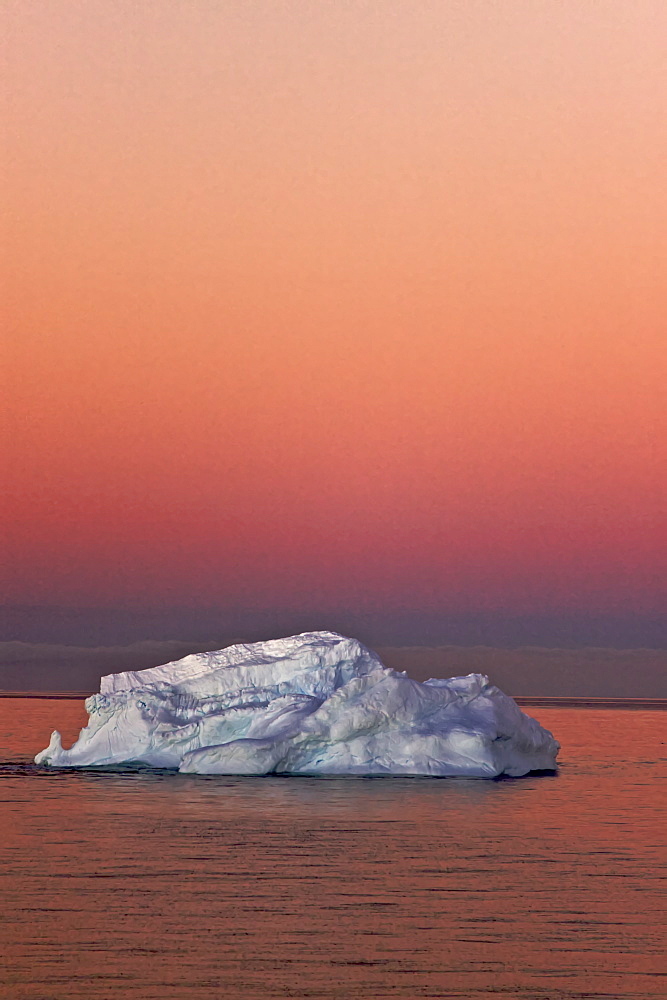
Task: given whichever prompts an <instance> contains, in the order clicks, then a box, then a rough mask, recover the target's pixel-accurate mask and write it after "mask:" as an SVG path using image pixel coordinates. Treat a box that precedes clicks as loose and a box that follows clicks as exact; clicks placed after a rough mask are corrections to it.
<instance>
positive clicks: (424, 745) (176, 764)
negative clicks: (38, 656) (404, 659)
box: [35, 632, 559, 778]
mask: <svg viewBox="0 0 667 1000" xmlns="http://www.w3.org/2000/svg"><path fill="white" fill-rule="evenodd" d="M86 709H87V711H88V714H89V721H88V725H87V726H86V727H85V729H82V730H81V733H80V735H79V738H78V740H77V742H76V743H75V744H74V746H73V747H72V748H71V749H69V750H65V749H64V748H63V747H62V743H61V739H60V734H59V733H58V732H57V731H56V732H54V733H53V734H52V737H51V741H50V743H49V745H48V747H47V748H46V749H45V750H42V751H41V752H40V753H38V754H37V756H36V757H35V762H36V763H38V764H48V765H50V766H52V767H110V766H118V765H121V764H126V763H140V764H145V765H148V766H151V767H163V768H173V769H178V770H179V771H181V772H187V773H198V774H254V775H260V774H271V773H288V774H311V775H313V774H315V775H318V774H319V775H325V774H326V775H368V776H371V775H431V776H434V777H454V776H462V777H480V778H493V777H498V776H499V775H501V774H507V775H511V776H520V775H523V774H527V773H528V772H529V771H533V770H553V769H555V767H556V756H557V753H558V749H559V745H558V743H557V742H556V740H555V739H554V737H553V736H552V734H551V733H550V732H548V731H547V730H546V729H543V728H542V727H541V726H540V725H539V723H538V722H536V721H535V719H532V718H530V717H529V716H527V715H525V713H523V712H522V711H521V710H520V708H519V707H518V705H517V704H516V702H515V701H513V699H512V698H510V697H508V696H507V695H505V694H503V693H502V691H500V690H499V689H498V688H497V687H495V686H494V685H493V684H491V683H490V682H489V679H488V677H485V676H483V675H482V674H469V675H468V676H467V677H453V678H449V679H446V680H445V679H431V680H428V681H426V682H425V683H423V684H420V683H419V682H417V681H414V680H412V679H411V678H409V677H408V676H407V675H406V674H405V673H399V672H397V671H395V670H391V669H389V668H388V667H385V666H384V665H383V663H382V662H381V660H380V659H379V657H378V656H377V655H376V654H375V653H373V652H372V651H371V650H369V649H367V648H366V647H365V646H363V645H362V644H361V643H360V642H358V641H357V640H356V639H349V638H346V637H345V636H342V635H338V634H337V633H335V632H305V633H302V634H301V635H296V636H290V637H288V638H285V639H273V640H270V641H269V642H256V643H250V644H247V645H236V646H229V647H227V648H226V649H221V650H216V651H213V652H210V653H194V654H192V655H190V656H186V657H184V658H183V659H181V660H176V661H174V662H172V663H166V664H164V665H162V666H158V667H150V668H149V669H147V670H137V671H126V672H125V673H118V674H110V675H108V676H106V677H103V678H102V680H101V684H100V693H99V694H95V695H92V696H91V697H90V698H88V699H87V700H86Z"/></svg>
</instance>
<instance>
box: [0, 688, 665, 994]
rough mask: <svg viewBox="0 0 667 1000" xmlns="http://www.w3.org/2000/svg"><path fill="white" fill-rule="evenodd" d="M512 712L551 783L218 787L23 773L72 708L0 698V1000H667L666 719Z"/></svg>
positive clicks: (246, 781) (73, 723) (70, 728)
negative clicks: (526, 718) (552, 759)
mask: <svg viewBox="0 0 667 1000" xmlns="http://www.w3.org/2000/svg"><path fill="white" fill-rule="evenodd" d="M528 711H530V710H528ZM531 714H534V715H535V716H536V717H537V718H538V719H539V720H540V722H542V723H543V724H544V725H545V726H547V728H549V729H551V730H552V731H553V732H554V733H555V735H556V736H557V737H558V738H559V739H560V741H561V743H562V744H563V750H562V754H561V756H562V764H561V769H560V772H559V774H558V775H556V776H545V775H541V776H530V777H527V778H523V779H507V780H501V781H484V780H469V779H466V780H463V779H429V778H412V779H410V778H395V779H394V778H376V779H314V778H297V777H289V778H280V777H273V778H224V777H204V776H197V775H177V774H172V773H168V772H159V771H126V772H120V773H109V772H95V771H56V770H54V771H49V770H48V769H44V768H38V767H36V766H34V765H32V764H31V763H30V760H31V758H32V756H33V755H34V753H35V752H36V751H37V750H39V749H41V748H42V747H44V746H45V745H46V743H47V742H48V737H49V734H50V731H51V729H52V728H54V727H57V728H59V729H61V731H62V732H63V734H64V736H65V737H66V739H65V745H68V744H67V740H68V739H69V740H71V739H73V738H74V737H75V735H76V732H77V731H78V727H79V726H80V725H82V724H83V722H84V721H85V713H84V712H83V710H82V706H81V704H80V703H77V702H67V701H46V700H44V701H41V700H35V699H32V700H20V699H16V700H13V699H1V700H0V762H1V763H0V778H1V779H2V783H1V785H0V800H1V801H0V894H1V899H2V907H1V908H0V937H1V939H2V944H3V947H2V973H1V975H0V998H1V1000H70V998H76V1000H78V998H82V1000H83V998H86V1000H115V998H123V1000H186V998H187V1000H200V998H204V997H206V998H216V1000H218V998H220V1000H222V998H224V1000H241V998H243V1000H268V998H286V997H287V998H306V997H308V998H310V997H313V998H326V1000H352V998H364V1000H366V998H368V1000H370V998H372V1000H379V998H397V1000H398V998H405V1000H417V998H419V997H458V998H463V1000H482V998H486V1000H488V998H489V997H499V998H500V997H502V998H506V1000H507V998H510V1000H511V998H517V1000H518V998H521V1000H529V998H530V1000H575V998H576V1000H580V998H605V1000H626V998H627V1000H630V998H632V1000H647V998H652V1000H653V998H664V997H665V995H667V977H666V975H665V973H666V972H667V968H666V966H665V960H664V954H665V950H666V949H665V944H666V942H665V938H664V934H663V932H662V930H661V924H662V921H663V919H664V909H665V908H664V899H665V896H664V892H665V874H666V872H665V869H666V867H667V865H666V857H665V847H664V845H665V830H666V829H667V809H666V808H665V805H664V802H665V799H664V778H665V775H666V767H665V756H666V754H665V732H666V731H667V725H666V723H667V716H666V715H665V713H664V712H659V711H656V712H651V711H646V712H644V711H620V710H602V709H595V710H586V709H566V708H543V707H540V708H535V709H534V710H533V711H532V713H531Z"/></svg>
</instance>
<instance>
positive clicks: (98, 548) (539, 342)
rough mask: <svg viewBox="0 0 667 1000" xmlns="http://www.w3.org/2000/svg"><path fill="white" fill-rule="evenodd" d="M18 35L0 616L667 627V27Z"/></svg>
mask: <svg viewBox="0 0 667 1000" xmlns="http://www.w3.org/2000/svg"><path fill="white" fill-rule="evenodd" d="M2 17H3V20H4V24H5V28H4V33H5V38H6V42H5V50H4V57H3V74H4V76H5V84H4V89H5V93H6V94H7V100H6V101H5V103H4V108H3V126H2V127H3V133H4V140H5V141H4V142H3V147H4V152H3V154H2V156H3V174H4V178H5V183H4V185H3V187H4V195H3V199H5V198H6V207H5V208H4V209H3V216H4V223H3V229H4V232H5V236H6V239H5V241H4V246H5V250H4V253H3V288H4V291H3V300H4V306H3V307H2V308H3V310H4V312H5V315H6V320H5V324H4V325H5V326H6V328H7V329H8V331H9V336H8V338H7V341H6V344H5V351H6V355H7V361H8V364H6V365H5V372H6V373H7V377H6V385H5V388H4V393H3V396H4V400H5V404H4V405H5V406H6V407H7V415H8V419H6V420H5V422H4V423H5V427H6V429H7V433H6V438H5V444H6V449H7V451H6V458H5V459H4V461H5V463H6V474H5V475H4V476H3V478H4V479H5V483H6V484H8V487H9V490H8V492H9V496H8V501H7V502H8V517H7V520H6V523H7V524H8V525H9V530H8V535H7V538H6V540H5V544H6V547H7V558H6V559H5V560H3V562H4V565H5V569H6V571H7V572H6V580H5V600H6V601H7V602H9V603H16V604H59V605H71V606H75V605H99V606H109V607H114V606H118V607H121V606H125V607H126V606H136V605H141V606H146V607H153V606H161V605H165V606H166V605H191V606H196V605H198V604H199V605H201V604H206V605H207V606H213V605H216V604H218V605H219V606H221V607H223V606H234V607H244V606H252V607H259V608H263V607H266V608H273V609H275V608H295V607H309V608H310V607H312V608H332V609H336V608H354V609H355V610H356V611H358V612H361V613H363V612H364V610H365V609H367V610H368V611H369V612H370V611H374V612H377V610H378V609H384V610H386V611H387V612H388V613H392V614H393V613H400V612H402V611H406V610H407V611H410V610H415V609H429V610H432V611H434V612H438V611H440V610H442V611H443V612H465V611H472V612H475V613H477V612H489V613H493V614H509V613H512V614H524V613H535V614H553V615H555V616H558V615H566V614H568V613H570V612H572V610H573V609H574V610H575V611H577V612H578V613H581V612H583V613H589V612H590V613H591V614H598V613H604V614H611V615H613V614H615V613H623V614H637V615H650V614H656V613H659V612H660V611H661V610H662V609H663V608H664V602H665V591H666V589H667V587H666V575H665V552H666V551H667V523H666V519H665V468H666V467H665V441H667V427H665V422H666V421H665V413H666V412H667V408H666V407H665V399H664V386H665V384H666V383H667V364H666V358H667V340H666V323H665V320H666V316H667V286H666V284H665V275H667V238H666V236H665V234H666V232H667V211H666V209H667V185H665V182H664V173H665V165H666V164H667V63H666V60H665V44H664V41H665V38H666V37H667V5H666V4H665V3H664V2H663V0H655V2H647V0H633V2H629V0H561V2H553V0H512V2H500V0H498V2H492V0H375V2H368V0H310V2H307V0H258V2H256V0H216V2H213V0H190V2H181V0H169V2H165V0H159V2H158V0H155V2H145V0H143V2H142V0H122V2H121V0H49V2H48V3H44V2H42V0H36V2H35V0H5V3H4V4H3V14H2ZM328 624H329V623H328V622H323V623H322V627H327V625H328Z"/></svg>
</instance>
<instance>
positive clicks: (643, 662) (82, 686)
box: [0, 639, 667, 698]
mask: <svg viewBox="0 0 667 1000" xmlns="http://www.w3.org/2000/svg"><path fill="white" fill-rule="evenodd" d="M238 641H240V640H238ZM220 645H221V643H219V642H216V641H208V642H207V641H203V642H200V643H197V642H188V641H184V640H177V639H173V640H146V641H143V642H135V643H132V644H130V645H127V646H95V647H82V646H68V645H54V644H46V643H26V642H3V643H0V690H5V691H86V692H88V691H94V690H97V689H98V686H99V678H100V676H102V675H103V674H108V673H115V672H117V671H120V670H141V669H143V668H145V667H150V666H155V665H156V664H159V663H167V662H169V661H170V660H175V659H179V658H180V657H182V656H185V655H187V654H188V653H192V652H200V651H203V650H207V649H217V648H220ZM376 649H377V652H378V653H379V655H380V656H381V658H382V660H383V661H384V663H386V664H387V666H391V667H394V668H395V669H397V670H407V672H408V673H409V674H410V675H411V676H412V677H414V678H415V679H417V680H425V679H426V678H428V677H436V676H441V677H449V676H454V675H457V674H467V673H471V672H478V673H484V674H488V675H489V677H490V678H491V680H492V681H493V682H494V683H496V684H498V686H499V687H501V688H502V689H503V690H505V691H507V692H508V693H509V694H513V695H526V696H538V695H542V696H550V697H553V696H556V697H558V696H560V697H567V696H569V697H590V698H595V697H609V698H612V697H613V698H665V697H667V651H665V650H659V649H603V648H591V647H589V648H583V649H554V648H546V647H539V646H533V647H521V648H517V649H502V648H493V647H489V646H378V647H376Z"/></svg>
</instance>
